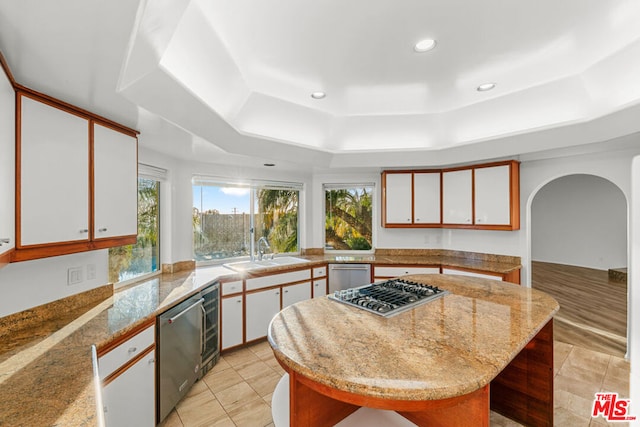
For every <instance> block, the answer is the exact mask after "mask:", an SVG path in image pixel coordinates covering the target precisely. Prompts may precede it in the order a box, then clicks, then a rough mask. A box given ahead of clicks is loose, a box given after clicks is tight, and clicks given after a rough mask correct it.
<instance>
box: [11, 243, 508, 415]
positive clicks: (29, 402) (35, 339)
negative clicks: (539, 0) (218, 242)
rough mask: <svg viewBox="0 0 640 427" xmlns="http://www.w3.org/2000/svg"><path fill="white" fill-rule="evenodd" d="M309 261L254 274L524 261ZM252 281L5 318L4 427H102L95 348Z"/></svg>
mask: <svg viewBox="0 0 640 427" xmlns="http://www.w3.org/2000/svg"><path fill="white" fill-rule="evenodd" d="M302 258H306V259H307V260H308V262H307V263H304V264H296V265H288V266H279V267H272V268H268V269H260V270H254V272H255V273H257V274H264V273H269V272H278V271H285V270H288V269H291V268H297V267H301V266H308V267H314V266H318V265H323V264H326V263H328V262H330V263H334V262H335V263H340V262H344V263H352V262H366V263H379V264H387V265H403V264H405V265H408V264H418V265H447V266H460V267H466V268H472V269H477V270H481V271H488V272H497V273H508V272H509V271H512V270H513V269H518V268H520V260H519V258H513V257H511V258H513V259H511V258H510V257H506V258H505V257H501V256H494V255H484V254H473V253H453V252H452V251H445V252H442V251H437V250H400V251H393V250H383V251H377V252H376V255H365V256H358V257H350V256H340V255H338V256H336V255H310V256H303V257H302ZM247 276H248V274H247V273H244V274H240V273H235V272H233V271H231V270H229V269H226V268H224V267H222V266H212V267H203V268H197V269H196V270H195V271H190V272H180V273H175V274H164V275H162V276H159V277H156V278H152V279H149V280H144V281H141V282H139V283H136V284H134V285H131V286H128V287H126V288H123V289H119V290H117V291H116V292H115V293H113V291H112V290H110V292H109V293H108V294H103V293H102V290H101V291H100V292H97V291H90V293H92V294H96V295H93V298H94V299H95V298H99V299H98V300H95V301H92V302H91V303H88V302H86V301H85V302H80V303H72V302H70V300H69V299H64V300H61V301H57V302H54V303H51V304H47V305H46V306H42V307H38V308H37V310H27V311H25V312H21V313H17V314H15V315H10V316H6V317H4V318H0V426H29V427H31V426H94V425H96V405H95V397H96V396H95V389H94V384H93V378H92V365H91V345H92V344H96V345H97V347H98V349H100V348H102V347H104V346H106V345H108V344H109V343H110V342H112V341H113V340H115V339H118V338H119V337H121V336H122V335H125V334H127V333H128V332H130V331H131V330H133V329H135V328H136V327H137V326H139V325H141V324H143V323H146V322H148V321H149V320H150V319H152V318H155V317H156V316H157V315H159V314H161V313H162V312H164V311H166V310H167V309H169V308H171V307H172V306H173V305H175V304H177V303H178V302H180V301H182V300H184V299H186V298H188V297H189V296H191V295H193V294H195V293H196V292H198V291H199V290H201V289H203V288H204V287H206V286H207V285H208V284H210V283H213V282H214V281H216V280H219V279H229V280H237V279H241V278H243V277H247ZM79 298H80V299H82V296H79ZM72 299H76V300H77V298H74V297H72ZM47 312H49V313H48V315H45V316H42V315H41V314H42V313H47ZM34 313H35V314H34ZM38 313H39V314H38Z"/></svg>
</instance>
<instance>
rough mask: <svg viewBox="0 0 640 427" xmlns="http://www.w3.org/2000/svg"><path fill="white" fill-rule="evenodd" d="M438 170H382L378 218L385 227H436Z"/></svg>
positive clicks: (438, 185) (439, 198)
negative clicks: (380, 217)
mask: <svg viewBox="0 0 640 427" xmlns="http://www.w3.org/2000/svg"><path fill="white" fill-rule="evenodd" d="M440 175H441V174H440V171H385V172H383V173H382V204H383V207H382V221H383V225H384V226H385V227H389V228H408V227H439V226H440V223H441V209H440V200H441V197H440V192H441V185H440V180H441V178H440Z"/></svg>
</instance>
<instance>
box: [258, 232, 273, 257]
mask: <svg viewBox="0 0 640 427" xmlns="http://www.w3.org/2000/svg"><path fill="white" fill-rule="evenodd" d="M263 244H264V249H263V248H262V245H263ZM266 249H269V250H271V246H269V242H267V238H266V237H261V238H260V239H258V261H262V257H263V256H264V251H265V250H266Z"/></svg>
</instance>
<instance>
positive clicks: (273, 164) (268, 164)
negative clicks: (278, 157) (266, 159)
mask: <svg viewBox="0 0 640 427" xmlns="http://www.w3.org/2000/svg"><path fill="white" fill-rule="evenodd" d="M264 165H265V166H267V167H273V166H275V165H276V164H275V163H265V164H264Z"/></svg>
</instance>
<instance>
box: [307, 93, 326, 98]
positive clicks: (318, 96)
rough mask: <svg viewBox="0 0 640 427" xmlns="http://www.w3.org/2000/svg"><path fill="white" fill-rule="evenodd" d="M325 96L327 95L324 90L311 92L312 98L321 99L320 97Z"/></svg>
mask: <svg viewBox="0 0 640 427" xmlns="http://www.w3.org/2000/svg"><path fill="white" fill-rule="evenodd" d="M325 96H327V94H326V93H324V92H313V93H312V94H311V97H312V98H313V99H322V98H324V97H325Z"/></svg>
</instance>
